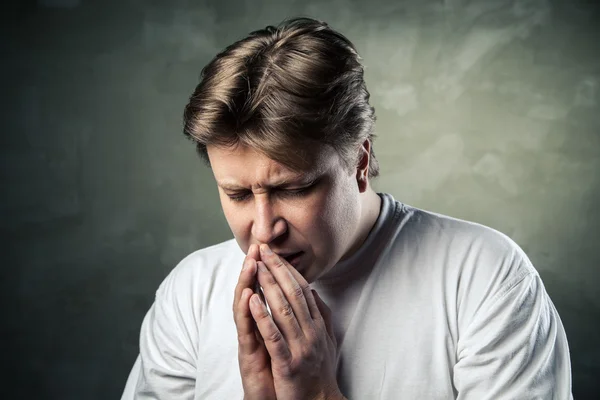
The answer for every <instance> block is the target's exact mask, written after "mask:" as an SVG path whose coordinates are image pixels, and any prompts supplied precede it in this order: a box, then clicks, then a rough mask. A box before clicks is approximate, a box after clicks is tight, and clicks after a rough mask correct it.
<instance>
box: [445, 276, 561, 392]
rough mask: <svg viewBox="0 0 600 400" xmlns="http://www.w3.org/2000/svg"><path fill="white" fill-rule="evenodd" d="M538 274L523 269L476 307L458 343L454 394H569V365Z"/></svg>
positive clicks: (558, 322)
mask: <svg viewBox="0 0 600 400" xmlns="http://www.w3.org/2000/svg"><path fill="white" fill-rule="evenodd" d="M569 357H570V356H569V349H568V345H567V339H566V335H565V331H564V328H563V326H562V323H561V320H560V318H559V315H558V312H557V311H556V309H555V307H554V305H553V304H552V301H551V300H550V298H549V296H548V294H547V292H546V290H545V288H544V285H543V283H542V281H541V279H540V276H539V274H538V273H537V272H536V271H535V270H533V269H526V268H525V269H521V270H520V274H519V275H516V276H515V277H514V278H513V279H511V280H507V281H506V282H504V283H503V285H502V286H501V287H500V290H498V291H496V292H495V294H494V295H493V296H490V298H488V299H487V300H486V301H485V302H484V303H483V304H482V306H481V307H480V308H479V310H478V311H477V312H476V314H475V315H474V316H473V319H472V320H471V322H470V323H469V325H468V327H467V328H466V330H465V332H463V333H462V334H461V335H460V338H459V340H458V346H457V360H458V361H457V363H456V364H455V366H454V371H453V374H454V376H453V379H454V385H455V387H456V389H457V392H458V397H457V399H458V400H486V399H494V400H504V399H506V400H508V399H528V400H529V399H543V400H551V399H553V400H568V399H572V398H573V397H572V394H571V365H570V358H569Z"/></svg>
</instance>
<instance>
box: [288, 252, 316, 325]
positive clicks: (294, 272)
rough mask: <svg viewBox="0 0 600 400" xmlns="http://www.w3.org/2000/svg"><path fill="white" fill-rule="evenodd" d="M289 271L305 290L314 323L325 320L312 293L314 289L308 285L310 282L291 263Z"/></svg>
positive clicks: (305, 297)
mask: <svg viewBox="0 0 600 400" xmlns="http://www.w3.org/2000/svg"><path fill="white" fill-rule="evenodd" d="M288 270H289V271H290V273H291V274H292V276H293V277H294V279H296V282H298V284H299V285H300V286H301V287H302V288H303V290H304V299H305V300H306V304H307V305H308V310H309V311H310V316H311V318H312V319H313V321H319V320H323V317H322V316H321V312H320V311H319V307H317V303H316V301H315V297H314V295H313V293H312V289H311V288H310V285H309V284H308V281H307V280H306V279H304V277H303V276H302V274H301V273H300V272H298V270H296V268H294V267H293V266H292V265H290V264H289V263H288Z"/></svg>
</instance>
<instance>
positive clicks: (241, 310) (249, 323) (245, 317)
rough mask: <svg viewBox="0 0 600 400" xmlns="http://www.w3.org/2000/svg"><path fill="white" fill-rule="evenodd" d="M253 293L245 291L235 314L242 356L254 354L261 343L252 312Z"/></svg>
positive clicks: (248, 290)
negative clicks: (251, 297) (251, 300)
mask: <svg viewBox="0 0 600 400" xmlns="http://www.w3.org/2000/svg"><path fill="white" fill-rule="evenodd" d="M252 295H253V293H252V291H251V290H250V289H245V290H244V291H243V292H242V296H241V298H240V302H239V306H238V310H237V312H236V313H235V319H236V328H237V335H238V349H239V352H240V354H245V355H246V354H253V353H255V352H256V350H257V349H258V348H259V347H260V345H261V341H260V339H259V337H257V335H256V329H255V322H254V318H253V317H252V312H251V311H250V296H252Z"/></svg>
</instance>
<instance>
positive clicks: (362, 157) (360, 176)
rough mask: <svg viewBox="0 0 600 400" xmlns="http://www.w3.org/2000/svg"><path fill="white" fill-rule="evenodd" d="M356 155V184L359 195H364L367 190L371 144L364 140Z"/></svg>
mask: <svg viewBox="0 0 600 400" xmlns="http://www.w3.org/2000/svg"><path fill="white" fill-rule="evenodd" d="M358 152H359V155H358V164H357V165H356V183H357V184H358V190H359V192H360V193H364V192H365V191H366V190H367V189H368V188H369V161H370V156H371V142H370V141H369V139H367V140H365V141H364V142H363V144H362V145H361V146H360V148H359V150H358Z"/></svg>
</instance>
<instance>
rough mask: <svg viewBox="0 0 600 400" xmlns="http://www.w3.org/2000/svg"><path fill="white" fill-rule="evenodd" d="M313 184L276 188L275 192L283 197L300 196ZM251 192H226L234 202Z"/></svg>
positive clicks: (244, 197)
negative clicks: (294, 187)
mask: <svg viewBox="0 0 600 400" xmlns="http://www.w3.org/2000/svg"><path fill="white" fill-rule="evenodd" d="M314 186H315V184H311V185H309V186H306V187H303V188H300V189H279V190H277V193H278V194H280V195H281V196H284V197H302V196H304V195H306V194H307V193H308V192H309V191H310V190H311V189H312V188H313V187H314ZM251 194H252V192H244V193H236V194H228V195H227V197H229V199H230V200H231V201H234V202H243V201H245V200H247V199H248V198H249V197H250V195H251Z"/></svg>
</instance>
